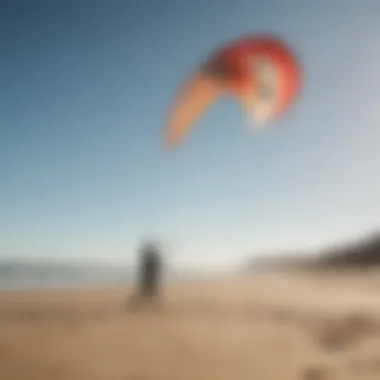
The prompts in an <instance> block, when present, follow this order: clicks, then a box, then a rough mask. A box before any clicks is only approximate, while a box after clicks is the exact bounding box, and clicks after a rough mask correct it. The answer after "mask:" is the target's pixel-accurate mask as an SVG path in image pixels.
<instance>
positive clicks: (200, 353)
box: [0, 272, 380, 380]
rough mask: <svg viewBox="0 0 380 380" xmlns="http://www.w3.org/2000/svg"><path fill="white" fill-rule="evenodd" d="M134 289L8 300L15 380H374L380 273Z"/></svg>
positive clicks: (1, 348)
mask: <svg viewBox="0 0 380 380" xmlns="http://www.w3.org/2000/svg"><path fill="white" fill-rule="evenodd" d="M126 293H127V291H126V290H125V289H112V288H110V289H101V290H99V289H93V290H76V291H72V290H70V291H55V292H51V291H50V292H47V291H46V292H29V293H28V292H24V293H10V292H8V293H1V294H0V379H4V380H19V379H20V380H21V379H28V380H35V379H36V380H37V379H38V380H45V379H46V380H51V379H56V380H58V379H65V380H90V379H91V380H92V379H94V380H97V379H99V380H100V379H101V380H104V379H107V380H185V379H186V380H187V379H189V380H190V379H192V380H194V379H197V380H203V379H204V380H206V379H207V380H210V379H218V380H224V379H228V380H231V379H234V380H237V379H242V380H252V379H259V380H279V379H281V380H295V379H301V380H320V379H336V380H343V379H344V380H350V379H355V380H357V379H363V380H370V379H371V380H372V379H373V380H375V379H377V380H378V379H379V378H380V274H377V273H375V272H374V273H370V274H369V273H345V274H337V273H320V274H316V273H307V272H303V273H281V274H260V275H255V276H252V277H251V278H244V279H243V278H241V279H235V280H228V281H224V282H218V283H216V282H214V283H203V284H200V283H199V284H192V285H189V284H186V285H172V286H171V287H168V288H166V289H165V299H164V303H163V308H162V309H160V310H140V311H135V312H131V311H128V310H126V307H125V300H126Z"/></svg>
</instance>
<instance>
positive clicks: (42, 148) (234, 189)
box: [0, 0, 380, 262]
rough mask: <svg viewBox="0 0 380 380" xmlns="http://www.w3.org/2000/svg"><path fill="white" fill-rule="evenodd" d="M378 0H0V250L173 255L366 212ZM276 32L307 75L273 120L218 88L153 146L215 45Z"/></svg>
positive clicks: (10, 253) (254, 247)
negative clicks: (191, 124)
mask: <svg viewBox="0 0 380 380" xmlns="http://www.w3.org/2000/svg"><path fill="white" fill-rule="evenodd" d="M379 17H380V2H378V1H377V0H373V1H370V0H362V1H361V2H359V1H357V2H348V1H344V0H319V1H318V2H317V1H314V0H308V1H306V0H297V1H296V0H288V1H286V2H285V1H281V0H272V1H264V0H263V1H253V0H234V1H220V0H206V1H205V0H193V1H182V0H181V1H179V0H172V1H169V0H161V1H154V0H150V1H148V0H140V1H116V0H111V1H95V0H93V1H85V0H82V1H71V0H70V1H55V2H51V1H34V2H29V1H26V0H25V1H10V0H9V1H4V2H2V5H1V6H0V18H1V20H0V44H1V56H0V73H1V74H0V76H1V83H2V85H1V87H0V101H1V103H2V107H1V113H0V179H1V183H0V257H28V258H41V257H49V258H57V259H74V258H77V259H80V260H84V259H86V260H87V259H88V260H109V261H114V260H115V261H119V260H123V259H126V258H128V257H131V255H133V254H134V249H135V247H136V244H137V243H138V241H139V240H140V239H141V238H143V237H146V236H147V237H150V236H152V237H159V238H163V239H165V240H166V241H168V242H170V243H171V244H172V245H173V248H174V249H175V251H176V255H177V257H181V258H183V259H184V260H190V261H191V260H195V261H197V260H198V261H199V262H202V260H206V261H207V260H211V262H212V261H213V260H215V261H220V260H227V259H230V258H234V257H235V256H242V255H244V254H247V253H251V252H263V251H267V250H271V249H277V248H281V249H282V248H283V249H289V248H294V247H297V248H309V247H314V246H320V245H324V244H326V243H330V242H334V241H336V240H340V239H346V238H348V239H350V238H352V237H356V236H360V235H361V234H363V233H366V232H367V231H371V230H372V229H374V228H376V227H378V226H380V201H379V194H380V177H379V176H378V173H379V172H380V149H379V143H380V110H379V108H378V103H379V101H380V74H379V61H380V50H379V49H378V48H377V47H378V42H377V40H378V37H379V35H380V24H379V22H378V20H379ZM250 32H253V33H254V32H270V33H276V34H278V35H279V36H281V37H282V38H284V39H285V40H287V41H289V42H291V43H292V44H293V46H294V47H295V48H296V50H297V51H298V54H299V55H300V57H301V59H302V64H303V68H304V72H305V86H304V89H303V91H302V96H301V99H300V100H299V102H298V103H297V105H296V106H295V107H294V108H293V109H292V110H291V112H290V113H289V114H288V115H287V117H286V118H285V119H284V120H283V121H281V122H280V123H279V124H278V125H277V126H276V127H275V128H272V129H271V130H268V131H267V132H266V133H263V134H261V135H253V134H252V133H250V132H249V130H248V128H247V126H246V121H245V117H244V115H243V114H242V112H241V111H240V108H239V106H238V105H237V104H236V103H235V102H234V101H233V100H232V99H223V100H221V101H220V102H219V103H218V104H216V105H215V106H214V107H212V108H211V109H210V110H209V111H208V113H207V114H206V115H205V117H204V118H203V119H202V120H201V122H200V123H199V125H198V127H197V128H196V129H195V130H194V132H193V133H192V134H191V135H190V136H189V138H188V139H187V140H186V142H185V144H184V145H183V146H182V147H181V149H179V150H177V151H175V152H172V153H168V152H164V151H163V150H162V149H161V145H160V144H161V140H160V139H161V134H162V130H163V127H164V121H165V117H166V112H167V110H168V107H169V105H170V102H171V100H172V98H173V96H174V94H175V91H176V90H177V89H178V87H179V85H180V83H181V81H183V80H184V79H185V78H186V76H187V74H189V72H191V70H192V69H193V68H194V67H196V65H197V64H199V63H200V62H201V61H202V59H203V58H204V57H205V56H207V55H208V54H209V53H210V52H211V51H212V50H213V49H214V48H215V47H216V46H218V45H219V44H220V43H223V42H226V41H229V40H231V39H234V38H237V37H239V36H240V35H245V34H247V33H250Z"/></svg>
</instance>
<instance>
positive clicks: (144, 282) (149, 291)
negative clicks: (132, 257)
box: [131, 242, 162, 306]
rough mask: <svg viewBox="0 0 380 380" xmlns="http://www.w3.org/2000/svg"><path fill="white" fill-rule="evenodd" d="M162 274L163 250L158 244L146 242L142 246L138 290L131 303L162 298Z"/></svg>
mask: <svg viewBox="0 0 380 380" xmlns="http://www.w3.org/2000/svg"><path fill="white" fill-rule="evenodd" d="M161 275H162V260H161V252H160V250H159V248H158V247H157V245H156V244H154V243H151V242H149V243H146V244H144V245H143V246H142V248H140V254H139V265H138V279H137V290H136V293H135V294H134V295H133V297H132V300H131V303H132V305H133V306H135V305H136V304H137V303H140V302H141V301H143V302H144V301H148V300H149V301H157V300H159V298H160V286H161V277H162V276H161Z"/></svg>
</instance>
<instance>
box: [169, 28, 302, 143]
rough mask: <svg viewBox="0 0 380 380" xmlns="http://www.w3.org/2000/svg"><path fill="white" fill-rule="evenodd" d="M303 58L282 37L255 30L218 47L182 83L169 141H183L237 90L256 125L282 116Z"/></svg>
mask: <svg viewBox="0 0 380 380" xmlns="http://www.w3.org/2000/svg"><path fill="white" fill-rule="evenodd" d="M300 82H301V70H300V65H299V62H298V59H297V58H296V56H295V54H294V53H293V52H292V50H291V49H290V47H289V46H287V45H286V44H285V43H284V42H283V41H281V40H280V39H278V38H276V37H273V36H266V35H252V36H246V37H244V38H241V39H238V40H236V41H234V42H232V43H230V44H227V45H226V46H223V47H222V48H220V49H219V50H217V51H216V52H214V53H213V54H212V55H211V56H210V57H209V59H207V60H206V61H205V62H203V63H202V64H201V65H200V66H199V67H198V68H197V69H196V70H195V71H194V73H193V74H192V75H191V76H190V78H188V79H187V80H186V81H185V82H184V83H183V84H182V86H181V88H180V90H179V92H178V94H176V96H175V99H174V102H173V105H172V107H171V109H170V112H169V120H168V122H167V125H166V128H165V136H164V140H165V146H166V147H173V146H176V145H178V144H179V143H180V142H181V141H183V139H184V138H185V136H186V135H187V134H188V132H189V131H190V130H191V129H192V128H193V127H194V126H195V125H196V123H197V121H199V119H200V118H201V117H202V116H203V115H204V113H205V111H206V110H207V109H208V108H209V107H210V106H211V105H212V104H213V103H214V102H216V101H217V100H218V99H219V98H220V97H221V96H222V95H226V94H230V95H232V96H233V97H234V98H235V99H236V100H237V101H238V102H239V103H240V105H241V106H242V110H243V111H244V112H245V113H246V114H247V115H248V118H249V119H250V120H252V122H253V125H254V126H255V127H256V128H257V127H266V126H268V125H270V124H271V122H273V121H275V120H277V119H278V118H279V117H280V116H281V115H283V114H284V113H285V112H286V111H287V110H288V109H289V108H290V107H291V105H292V104H293V102H294V100H295V98H296V96H297V94H298V91H299V87H300Z"/></svg>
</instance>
